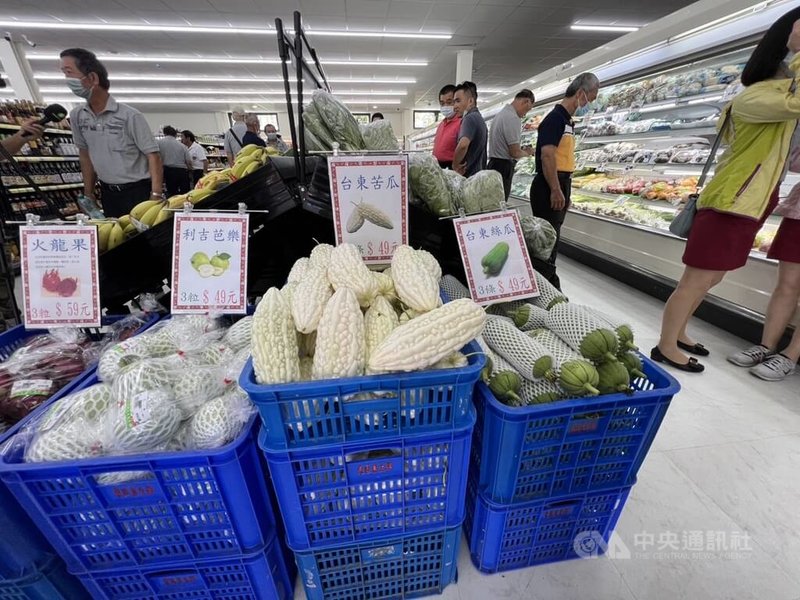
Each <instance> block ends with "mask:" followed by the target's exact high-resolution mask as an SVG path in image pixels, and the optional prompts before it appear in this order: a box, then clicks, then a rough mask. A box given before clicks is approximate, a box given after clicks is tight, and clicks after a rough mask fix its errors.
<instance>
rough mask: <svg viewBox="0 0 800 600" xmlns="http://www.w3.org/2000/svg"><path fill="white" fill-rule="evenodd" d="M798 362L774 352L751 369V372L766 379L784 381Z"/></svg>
mask: <svg viewBox="0 0 800 600" xmlns="http://www.w3.org/2000/svg"><path fill="white" fill-rule="evenodd" d="M796 367H797V363H795V362H794V361H793V360H791V359H790V358H786V357H785V356H784V355H783V354H773V355H772V356H770V357H769V358H768V359H767V360H765V361H764V362H762V363H761V364H760V365H757V366H755V367H753V368H752V369H750V372H751V373H752V374H753V375H755V376H756V377H758V378H759V379H763V380H764V381H782V380H783V379H785V378H786V377H788V376H789V375H791V374H792V373H794V371H795V368H796Z"/></svg>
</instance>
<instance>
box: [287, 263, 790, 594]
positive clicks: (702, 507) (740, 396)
mask: <svg viewBox="0 0 800 600" xmlns="http://www.w3.org/2000/svg"><path fill="white" fill-rule="evenodd" d="M560 271H561V274H562V275H561V277H562V281H563V287H564V291H565V292H566V293H567V294H568V295H569V296H570V299H571V300H572V301H574V302H579V303H582V304H592V305H594V306H597V307H598V308H599V309H601V310H604V311H606V312H608V313H610V314H612V315H618V316H627V318H628V319H629V320H630V321H631V324H632V325H633V326H634V328H635V330H636V338H637V343H638V344H639V345H640V347H641V348H642V349H643V350H644V351H648V350H649V348H651V347H652V346H653V345H654V344H655V342H656V340H657V337H658V330H659V327H660V319H661V310H662V308H663V304H662V303H661V302H659V301H657V300H655V299H653V298H651V297H649V296H646V295H644V294H641V293H639V292H637V291H635V290H633V289H631V288H628V287H626V286H624V285H622V284H619V283H617V282H615V281H614V280H612V279H609V278H607V277H605V276H604V275H601V274H599V273H597V272H596V271H593V270H591V269H587V268H585V267H583V266H581V265H579V264H577V263H575V262H572V261H569V260H566V259H561V268H560ZM692 331H693V333H694V335H695V337H696V338H697V340H698V341H702V342H703V343H704V344H705V345H706V346H707V347H709V348H710V349H711V350H712V353H713V354H712V356H711V357H710V359H706V360H705V361H704V362H705V363H706V365H707V370H706V372H705V373H703V374H702V375H689V374H686V375H679V376H678V379H679V380H680V382H681V385H682V386H683V390H682V391H681V392H680V393H679V394H678V395H677V396H676V397H675V399H674V400H673V402H672V405H671V407H670V409H669V412H668V413H667V416H666V418H665V420H664V423H663V425H662V427H661V430H660V432H659V434H658V437H657V438H656V440H655V442H654V444H653V448H652V449H651V452H650V455H649V456H648V458H647V460H646V462H645V464H644V466H643V467H642V470H641V471H640V474H639V481H638V483H637V485H636V487H634V489H633V492H632V493H631V496H630V498H629V499H628V503H627V505H626V507H625V510H624V512H623V514H622V517H621V519H620V522H619V524H618V526H617V535H618V538H619V540H620V541H621V542H622V544H624V547H625V548H627V549H628V551H629V553H630V557H629V558H625V557H624V556H623V554H624V553H623V552H622V551H619V552H615V554H616V555H617V557H616V558H609V557H602V558H598V559H589V560H581V561H569V562H565V563H559V564H553V565H547V566H541V567H534V568H531V569H524V570H518V571H510V572H507V573H504V574H500V575H483V574H481V573H479V572H478V571H477V570H476V569H475V568H474V567H473V566H472V563H471V562H470V557H469V549H468V548H467V546H466V542H465V541H463V542H462V546H461V554H460V557H459V579H458V583H457V584H455V585H452V586H450V587H448V588H447V589H446V590H445V593H444V595H443V596H442V597H443V598H446V599H448V600H501V599H520V600H522V599H525V600H572V599H575V600H750V599H752V600H800V537H799V536H798V532H800V508H798V507H800V477H798V476H799V475H800V385H798V384H800V375H798V376H795V377H792V378H789V379H788V380H786V381H784V382H782V383H765V382H761V381H759V380H757V379H755V378H753V377H752V376H750V375H749V374H748V373H747V371H746V370H743V369H738V368H737V367H734V366H733V365H730V364H728V363H727V362H726V361H725V355H726V354H728V353H729V352H730V351H732V350H733V349H734V348H737V347H739V346H741V345H742V342H741V340H739V339H737V338H735V337H733V336H731V335H729V334H727V333H725V332H723V331H721V330H719V329H716V328H714V327H712V326H710V325H707V324H705V323H703V322H701V321H698V322H696V323H694V324H693V327H692ZM684 536H686V538H685V539H684ZM650 540H652V541H653V545H652V546H647V547H645V546H644V545H643V543H646V542H649V541H650ZM734 540H738V542H737V543H738V544H740V545H739V546H738V548H739V550H738V555H737V556H726V555H725V547H726V545H730V544H731V543H733V541H734ZM698 543H702V544H703V545H704V546H705V545H707V544H710V549H709V550H708V551H706V550H704V552H703V556H701V557H697V556H695V557H691V556H689V555H691V554H692V551H693V550H694V549H696V548H698V546H697V545H696V544H698ZM672 544H676V545H677V546H673V545H672ZM612 548H617V550H620V549H621V545H616V546H615V545H614V544H612ZM675 550H677V552H676V554H680V555H679V556H666V555H668V554H670V553H672V552H675ZM298 592H299V593H298V596H297V597H299V598H303V597H304V596H303V593H302V588H301V586H300V585H299V584H298Z"/></svg>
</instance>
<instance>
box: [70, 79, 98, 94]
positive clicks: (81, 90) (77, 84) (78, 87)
mask: <svg viewBox="0 0 800 600" xmlns="http://www.w3.org/2000/svg"><path fill="white" fill-rule="evenodd" d="M66 81H67V87H68V88H69V89H70V91H71V92H72V93H73V94H75V95H76V96H77V97H78V98H83V99H84V100H88V99H89V98H90V97H91V95H92V90H94V86H92V87H90V88H85V87H83V84H82V83H81V81H83V80H82V79H78V78H77V77H67V79H66Z"/></svg>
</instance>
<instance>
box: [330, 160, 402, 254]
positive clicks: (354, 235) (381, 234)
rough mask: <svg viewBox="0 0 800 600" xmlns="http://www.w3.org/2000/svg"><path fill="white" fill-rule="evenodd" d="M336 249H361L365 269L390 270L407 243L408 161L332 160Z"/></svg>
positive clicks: (331, 172) (331, 179)
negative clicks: (382, 267) (372, 266)
mask: <svg viewBox="0 0 800 600" xmlns="http://www.w3.org/2000/svg"><path fill="white" fill-rule="evenodd" d="M328 174H329V176H330V182H331V198H332V201H333V226H334V229H335V232H336V243H337V244H342V243H350V244H355V245H356V246H358V248H359V250H361V256H362V257H363V259H364V262H366V263H367V264H378V265H379V264H388V263H390V262H391V260H392V254H393V253H394V250H395V248H397V246H399V245H401V244H407V243H408V157H407V156H406V155H391V156H360V157H346V156H338V157H332V158H329V159H328Z"/></svg>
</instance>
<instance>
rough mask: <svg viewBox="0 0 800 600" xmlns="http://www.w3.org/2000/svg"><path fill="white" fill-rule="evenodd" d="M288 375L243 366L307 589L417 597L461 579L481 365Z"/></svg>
mask: <svg viewBox="0 0 800 600" xmlns="http://www.w3.org/2000/svg"><path fill="white" fill-rule="evenodd" d="M464 353H465V354H466V355H467V356H468V359H469V363H468V365H467V366H465V367H463V368H457V369H441V370H432V371H422V372H414V373H401V374H397V373H393V374H387V375H375V376H364V377H352V378H343V379H336V380H324V381H309V382H301V383H290V384H284V385H271V386H266V385H259V384H258V383H257V382H256V381H255V376H254V373H253V367H252V363H251V362H249V363H248V364H247V365H246V366H245V369H244V371H243V372H242V376H241V378H240V381H239V384H240V386H241V387H242V388H244V389H245V390H246V391H247V392H248V394H249V395H250V398H251V399H252V400H253V402H254V403H255V404H256V406H257V407H258V408H259V412H260V414H261V418H262V424H263V425H262V429H261V433H260V435H259V444H260V446H261V449H262V450H263V452H264V456H265V458H266V461H267V463H268V464H269V469H270V472H271V475H272V481H273V484H274V487H275V492H276V495H277V499H278V505H279V507H280V508H279V509H280V513H281V515H282V517H283V522H284V524H285V527H286V538H287V545H288V547H289V548H290V549H291V550H292V551H293V552H294V553H295V559H296V562H297V566H298V569H299V572H300V576H301V580H302V583H303V586H304V588H305V593H306V596H307V597H308V598H309V600H337V599H342V600H343V599H348V600H357V599H364V600H366V599H367V598H384V597H386V598H389V597H391V598H414V597H418V596H427V595H431V594H438V593H441V592H442V590H443V589H444V588H445V587H446V586H447V585H448V584H450V583H452V582H453V581H455V578H456V566H457V558H458V546H459V541H460V531H461V527H462V524H463V520H464V516H465V502H464V500H465V494H466V487H467V473H468V467H469V456H470V445H471V439H472V432H473V429H474V423H475V411H474V408H473V406H472V393H473V390H474V386H475V382H476V381H477V380H478V377H479V375H480V371H481V369H482V368H483V365H484V358H483V356H482V354H481V353H480V349H479V347H478V346H477V344H475V343H474V342H473V343H471V344H469V345H468V346H467V348H465V349H464Z"/></svg>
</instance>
